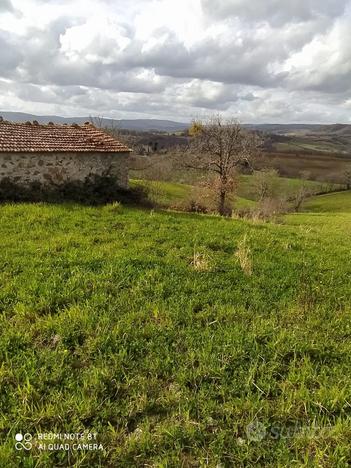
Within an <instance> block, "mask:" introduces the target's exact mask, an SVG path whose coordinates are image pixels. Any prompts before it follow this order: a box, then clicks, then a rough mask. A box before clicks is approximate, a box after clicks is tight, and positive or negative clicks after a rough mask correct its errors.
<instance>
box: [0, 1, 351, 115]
mask: <svg viewBox="0 0 351 468" xmlns="http://www.w3.org/2000/svg"><path fill="white" fill-rule="evenodd" d="M0 110H3V111H16V112H28V113H32V114H38V115H47V114H55V115H62V116H67V117H68V116H71V117H73V116H74V117H78V116H88V115H99V116H104V117H113V118H125V119H135V118H160V119H171V120H176V121H190V120H192V119H194V118H199V117H200V118H201V117H204V116H209V115H211V114H213V113H221V114H222V115H223V116H227V117H231V118H237V119H238V120H239V121H241V122H243V123H295V122H296V123H351V0H133V1H131V0H47V1H44V0H0Z"/></svg>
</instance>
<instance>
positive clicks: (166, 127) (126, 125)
mask: <svg viewBox="0 0 351 468" xmlns="http://www.w3.org/2000/svg"><path fill="white" fill-rule="evenodd" d="M0 116H2V117H3V118H4V119H5V120H9V121H11V122H26V121H28V120H29V121H33V120H37V121H38V122H39V123H41V124H47V123H49V122H54V123H58V124H64V123H66V124H72V123H77V124H82V123H84V122H88V121H89V120H90V117H60V116H58V115H33V114H26V113H23V112H5V111H0ZM102 122H103V125H106V126H107V127H109V126H111V125H116V126H117V127H118V128H121V129H123V130H138V131H142V132H146V131H157V132H179V131H182V130H185V129H186V128H187V127H189V124H188V123H182V122H173V121H172V120H159V119H135V120H132V119H130V120H126V119H119V120H118V119H116V120H114V119H103V120H102Z"/></svg>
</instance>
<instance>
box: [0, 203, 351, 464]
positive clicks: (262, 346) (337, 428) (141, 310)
mask: <svg viewBox="0 0 351 468" xmlns="http://www.w3.org/2000/svg"><path fill="white" fill-rule="evenodd" d="M0 216H1V225H0V230H1V238H2V248H1V250H0V264H1V268H0V281H1V285H2V287H1V290H0V308H1V311H2V314H1V315H0V321H1V333H2V339H1V341H0V359H1V362H2V363H3V364H2V367H1V373H0V378H1V383H2V385H1V399H0V405H1V420H2V424H1V434H2V436H3V440H4V443H3V444H2V445H1V447H0V464H1V466H15V465H16V466H22V465H23V457H24V455H23V454H22V453H21V452H18V451H15V449H14V443H13V437H12V434H15V433H17V432H20V431H23V430H25V431H27V432H28V433H31V434H35V433H36V432H53V433H56V432H62V431H64V432H77V430H79V431H83V430H86V431H89V432H94V433H95V432H96V433H97V440H98V442H99V443H101V444H103V446H104V447H105V450H104V451H99V450H97V451H83V452H79V451H73V452H65V451H63V452H57V451H56V452H45V453H43V452H41V451H40V450H39V448H38V445H37V443H36V441H35V440H33V448H32V450H31V451H30V452H28V453H26V454H25V466H28V467H30V466H45V467H48V468H50V467H54V466H55V467H56V466H67V464H68V459H69V464H70V465H71V466H73V464H76V466H180V464H181V465H182V466H188V467H192V466H194V467H195V466H202V465H208V466H213V467H215V466H293V465H299V466H304V465H306V460H308V463H309V465H311V466H330V467H333V466H345V464H344V462H345V461H346V460H350V459H351V448H350V443H349V440H350V422H351V421H350V405H349V403H348V402H349V401H351V386H350V378H349V370H350V364H351V362H350V361H351V345H350V339H349V330H350V329H351V314H350V312H351V309H350V304H351V290H350V284H349V278H350V275H351V257H350V245H349V233H350V229H351V224H350V222H351V218H350V213H334V212H330V213H326V212H324V213H319V212H318V211H316V206H315V207H314V212H313V213H302V214H297V215H290V216H288V217H286V218H285V219H284V220H282V221H281V223H280V224H269V223H267V224H262V223H250V222H246V221H237V220H231V219H221V218H218V217H216V216H201V215H186V214H177V213H171V212H154V211H144V210H140V209H131V208H126V207H119V206H118V205H107V206H104V207H100V208H89V207H82V206H78V205H70V204H67V205H45V204H17V205H14V204H13V205H2V206H0ZM321 246H323V248H321ZM19 401H20V402H21V405H19V404H18V402H19ZM14 463H15V465H14ZM23 466H24V465H23Z"/></svg>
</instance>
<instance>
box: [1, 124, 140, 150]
mask: <svg viewBox="0 0 351 468" xmlns="http://www.w3.org/2000/svg"><path fill="white" fill-rule="evenodd" d="M128 151H131V150H130V149H129V148H128V147H127V146H125V145H124V144H123V143H121V142H119V141H118V140H116V139H115V138H113V137H112V136H110V135H108V134H107V133H105V132H104V131H103V130H99V129H98V128H96V127H94V125H92V124H90V123H88V122H87V123H85V124H84V125H77V124H73V125H57V124H53V123H52V122H50V123H49V124H48V125H39V124H38V122H33V123H31V122H27V123H13V122H7V121H5V120H0V152H9V153H11V152H16V153H22V152H24V153H28V152H31V153H42V152H44V153H47V152H83V153H84V152H104V153H125V152H128Z"/></svg>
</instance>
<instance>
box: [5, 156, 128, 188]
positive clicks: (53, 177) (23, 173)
mask: <svg viewBox="0 0 351 468" xmlns="http://www.w3.org/2000/svg"><path fill="white" fill-rule="evenodd" d="M128 156H129V153H1V152H0V180H1V179H4V178H9V179H10V180H11V181H13V182H15V183H16V184H23V185H28V184H29V183H31V182H39V183H41V184H44V185H59V184H60V183H65V182H68V181H84V180H85V179H86V178H87V177H89V176H92V175H99V176H113V177H115V178H116V179H117V180H118V182H119V184H120V186H121V187H122V188H127V187H128Z"/></svg>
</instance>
